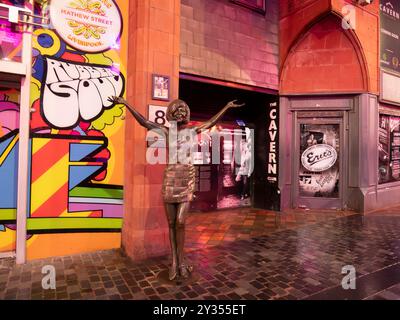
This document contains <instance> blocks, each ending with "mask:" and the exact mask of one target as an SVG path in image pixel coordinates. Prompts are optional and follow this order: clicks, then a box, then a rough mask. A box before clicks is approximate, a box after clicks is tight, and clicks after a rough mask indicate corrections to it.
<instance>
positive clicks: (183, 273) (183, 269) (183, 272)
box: [179, 264, 193, 279]
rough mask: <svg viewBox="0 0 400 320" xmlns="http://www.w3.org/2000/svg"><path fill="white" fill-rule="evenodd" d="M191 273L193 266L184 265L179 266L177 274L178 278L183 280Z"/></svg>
mask: <svg viewBox="0 0 400 320" xmlns="http://www.w3.org/2000/svg"><path fill="white" fill-rule="evenodd" d="M192 271H193V266H187V265H185V264H181V265H180V266H179V273H180V276H181V277H182V278H184V279H187V278H189V276H190V273H192Z"/></svg>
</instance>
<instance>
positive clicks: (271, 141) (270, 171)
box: [267, 102, 279, 183]
mask: <svg viewBox="0 0 400 320" xmlns="http://www.w3.org/2000/svg"><path fill="white" fill-rule="evenodd" d="M268 116H269V124H268V146H267V148H268V159H267V162H268V163H267V180H268V181H269V182H270V183H277V182H278V149H279V146H278V123H279V119H278V104H277V103H276V102H273V103H270V109H269V113H268Z"/></svg>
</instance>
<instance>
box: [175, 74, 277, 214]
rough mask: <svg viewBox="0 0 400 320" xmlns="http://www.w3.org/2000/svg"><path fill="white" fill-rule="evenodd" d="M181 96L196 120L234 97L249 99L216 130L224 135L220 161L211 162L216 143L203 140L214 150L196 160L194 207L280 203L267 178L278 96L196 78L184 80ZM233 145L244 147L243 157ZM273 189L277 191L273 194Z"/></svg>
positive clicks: (272, 205)
mask: <svg viewBox="0 0 400 320" xmlns="http://www.w3.org/2000/svg"><path fill="white" fill-rule="evenodd" d="M179 97H180V98H181V99H182V100H184V101H185V102H186V103H188V105H189V107H190V109H191V119H192V120H193V121H196V122H202V121H204V120H208V119H210V118H211V117H212V116H214V115H215V114H216V113H217V112H218V111H219V110H220V109H221V108H222V107H223V106H225V104H226V103H228V102H229V101H231V100H238V101H239V102H241V103H245V104H246V106H245V107H243V108H239V109H231V110H229V112H227V113H226V114H225V115H224V116H223V118H222V119H221V121H219V122H218V123H217V125H216V126H215V127H214V128H212V129H211V131H213V130H214V131H215V132H219V133H220V134H221V140H220V141H219V144H220V145H219V148H217V152H218V153H219V155H218V158H219V159H220V162H219V164H213V163H210V161H209V159H212V158H213V156H214V155H215V154H213V153H212V152H214V151H213V144H212V143H213V142H212V141H211V143H210V141H208V140H207V141H206V140H205V139H204V140H201V143H202V144H206V145H208V146H209V150H210V151H211V153H209V152H206V154H204V155H199V160H200V161H199V162H198V163H195V167H196V189H195V199H194V201H192V206H191V210H192V211H203V212H204V211H215V210H219V209H232V208H241V207H255V208H260V209H269V210H276V209H277V208H279V201H280V199H279V198H278V197H277V196H276V194H277V193H276V192H275V193H274V192H273V191H271V184H269V183H268V182H267V168H268V163H267V157H268V152H269V148H270V146H269V145H268V143H267V142H268V141H269V140H268V139H269V136H268V121H267V120H268V114H269V109H270V104H271V103H273V102H276V101H277V97H276V96H274V95H272V94H268V93H265V92H258V91H254V90H245V89H244V88H236V87H228V86H224V85H222V84H218V85H217V84H214V83H209V82H202V81H195V80H191V79H181V80H180V83H179ZM227 138H229V139H227ZM236 138H237V139H236ZM235 148H237V149H235ZM234 150H238V151H240V152H239V153H240V159H238V158H235V157H232V156H233V152H234ZM249 155H251V156H249ZM207 159H208V162H207ZM246 168H249V170H248V171H246ZM250 168H251V169H250ZM272 194H274V196H270V195H272Z"/></svg>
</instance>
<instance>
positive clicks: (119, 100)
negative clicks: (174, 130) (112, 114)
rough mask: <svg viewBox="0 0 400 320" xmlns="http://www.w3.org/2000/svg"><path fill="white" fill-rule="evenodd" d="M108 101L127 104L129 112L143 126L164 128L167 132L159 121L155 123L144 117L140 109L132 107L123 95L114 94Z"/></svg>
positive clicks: (164, 130)
mask: <svg viewBox="0 0 400 320" xmlns="http://www.w3.org/2000/svg"><path fill="white" fill-rule="evenodd" d="M108 101H110V102H113V103H115V104H118V103H119V104H123V105H125V106H126V107H127V108H128V110H129V112H130V113H131V114H132V115H133V116H134V118H135V119H136V121H137V122H138V123H139V124H140V125H141V126H142V127H145V128H146V129H149V130H151V129H159V130H162V131H163V132H164V133H165V134H167V133H168V132H167V129H166V128H165V127H164V126H162V125H159V124H157V123H154V122H152V121H150V120H147V119H146V118H145V117H143V116H142V115H141V114H140V113H139V112H138V111H136V109H135V108H134V107H132V106H131V105H130V104H129V103H128V101H126V100H125V99H124V98H122V97H116V96H112V97H109V98H108Z"/></svg>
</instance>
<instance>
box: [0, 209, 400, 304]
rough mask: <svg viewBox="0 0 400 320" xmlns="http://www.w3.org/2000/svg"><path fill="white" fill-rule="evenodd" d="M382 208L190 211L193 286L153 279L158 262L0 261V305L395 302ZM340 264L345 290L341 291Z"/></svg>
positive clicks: (398, 258)
mask: <svg viewBox="0 0 400 320" xmlns="http://www.w3.org/2000/svg"><path fill="white" fill-rule="evenodd" d="M391 210H392V211H390V210H386V211H382V212H376V213H374V214H369V215H365V216H363V215H359V214H353V213H350V212H349V213H343V212H325V213H323V212H319V213H315V212H292V213H285V214H279V215H275V214H273V213H270V212H265V211H259V210H252V209H248V210H246V209H242V210H237V211H223V212H219V213H216V214H211V213H210V214H193V215H191V217H190V218H189V221H188V232H187V234H188V242H187V245H188V251H189V252H188V254H187V259H188V261H189V262H190V263H191V264H193V265H194V266H195V272H196V274H197V277H198V282H197V283H195V284H191V285H181V286H177V287H168V286H164V285H163V284H162V283H161V282H160V281H159V280H158V279H157V275H158V273H159V272H161V271H163V270H165V269H166V268H167V267H168V265H169V257H168V256H165V257H160V258H154V259H149V260H146V261H142V262H139V263H138V262H132V261H131V260H129V259H128V258H126V257H125V256H124V255H123V254H122V253H121V251H120V250H110V251H101V252H95V253H91V254H82V255H75V256H67V257H62V258H52V259H46V260H38V261H33V262H30V263H27V264H26V265H23V266H15V265H14V261H12V260H10V259H2V260H0V299H4V298H5V299H262V300H265V299H400V295H399V291H400V289H399V282H400V281H399V280H400V279H399V275H400V209H391ZM228 221H229V222H228ZM48 264H52V265H54V267H55V268H56V271H57V283H56V284H57V288H56V290H43V289H42V287H41V280H42V274H41V268H42V266H44V265H48ZM349 265H350V266H353V267H354V268H355V271H356V289H355V290H344V289H343V288H342V286H341V284H342V280H343V277H344V276H346V275H344V274H342V268H343V267H344V266H349Z"/></svg>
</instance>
